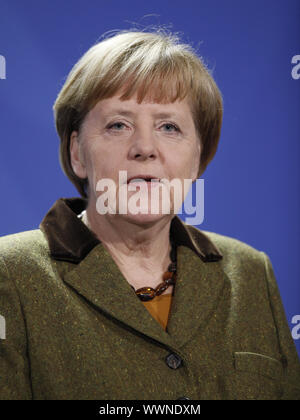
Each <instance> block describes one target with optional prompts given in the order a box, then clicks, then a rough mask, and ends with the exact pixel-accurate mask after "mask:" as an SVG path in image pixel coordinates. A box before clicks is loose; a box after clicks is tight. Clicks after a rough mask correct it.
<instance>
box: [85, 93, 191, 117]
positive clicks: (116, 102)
mask: <svg viewBox="0 0 300 420" xmlns="http://www.w3.org/2000/svg"><path fill="white" fill-rule="evenodd" d="M89 114H91V115H94V116H98V117H99V116H100V117H101V116H103V117H106V116H110V115H112V114H118V115H125V116H129V117H134V116H138V115H141V114H145V115H148V116H153V117H161V118H168V117H174V118H180V119H190V118H192V115H191V106H190V101H189V100H188V99H187V98H184V99H182V100H176V101H174V102H167V103H164V102H163V103H162V102H155V101H153V100H151V99H150V98H144V99H143V101H142V102H140V103H139V102H138V101H137V95H133V96H132V97H131V98H130V99H125V100H124V99H121V95H120V94H117V95H114V96H112V97H110V98H106V99H101V100H100V101H98V102H97V103H96V105H95V106H94V107H93V108H92V110H91V111H90V112H89Z"/></svg>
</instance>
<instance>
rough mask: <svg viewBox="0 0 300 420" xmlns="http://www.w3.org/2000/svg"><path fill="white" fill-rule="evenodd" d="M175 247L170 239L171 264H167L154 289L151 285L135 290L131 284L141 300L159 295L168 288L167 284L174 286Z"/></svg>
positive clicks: (175, 268) (175, 267) (147, 299)
mask: <svg viewBox="0 0 300 420" xmlns="http://www.w3.org/2000/svg"><path fill="white" fill-rule="evenodd" d="M176 254H177V252H176V247H175V244H174V242H173V241H172V240H171V252H170V258H171V261H172V262H171V264H169V266H168V270H167V271H165V272H164V274H163V281H162V283H159V285H158V286H156V288H155V289H153V288H152V287H141V288H140V289H137V290H135V289H134V287H133V286H131V287H132V288H133V290H134V291H135V293H136V295H137V296H138V297H139V299H140V300H141V301H143V302H147V301H149V300H152V299H154V298H155V297H156V296H160V295H161V294H162V293H163V292H164V291H165V290H167V289H168V287H169V286H174V285H175V283H176V271H177V261H176Z"/></svg>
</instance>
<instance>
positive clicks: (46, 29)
mask: <svg viewBox="0 0 300 420" xmlns="http://www.w3.org/2000/svg"><path fill="white" fill-rule="evenodd" d="M133 24H138V25H137V26H138V27H139V28H140V29H143V28H145V27H146V26H148V25H167V26H168V27H169V28H170V29H171V30H173V31H176V32H181V33H182V34H183V40H184V41H186V42H191V43H192V45H193V46H194V47H198V52H199V54H200V55H201V56H203V57H204V59H205V61H206V63H207V65H208V67H209V68H210V69H213V75H214V77H215V79H216V81H217V83H218V85H219V87H220V89H221V91H222V93H223V97H224V108H225V112H224V124H223V131H222V136H221V140H220V146H219V149H218V152H217V155H216V157H215V159H214V161H213V162H212V163H211V164H210V166H209V167H208V169H207V171H206V173H205V174H204V176H203V178H204V179H205V219H204V223H203V224H202V225H201V226H200V228H201V229H205V230H210V231H215V232H218V233H221V234H224V235H228V236H231V237H235V238H238V239H240V240H241V241H244V242H246V243H248V244H250V245H252V246H254V247H255V248H258V249H260V250H263V251H265V252H266V253H267V254H268V255H269V256H270V258H271V261H272V263H273V267H274V270H275V274H276V277H277V281H278V285H279V289H280V292H281V296H282V301H283V304H284V307H285V310H286V315H287V318H288V321H289V325H290V328H291V330H292V329H293V328H294V335H295V343H296V345H297V349H298V351H299V354H300V324H299V327H297V325H296V324H292V317H293V316H294V315H300V268H299V258H300V257H299V253H300V220H299V215H300V211H299V210H300V198H299V197H300V194H299V189H300V188H299V187H300V176H299V172H300V170H299V162H300V138H299V137H300V79H298V80H295V79H293V78H292V76H291V71H292V67H293V65H292V63H291V60H292V57H293V56H295V55H299V54H300V1H299V0H251V1H250V0H243V1H240V0H186V1H178V0H172V1H164V0H152V1H151V3H150V2H141V1H133V0H127V1H121V0H98V1H96V0H89V1H87V2H82V1H77V0H72V1H71V0H69V1H58V0H52V1H51V2H48V1H45V0H44V1H41V0H40V1H31V0H27V1H26V2H24V1H21V0H20V1H17V0H10V1H8V0H1V1H0V55H2V56H4V57H5V60H6V79H3V80H0V123H1V125H0V138H1V149H0V187H1V213H0V215H1V217H0V234H1V235H6V234H10V233H14V232H19V231H23V230H28V229H34V228H37V227H38V225H39V223H40V221H41V219H42V218H43V216H44V215H45V213H46V212H47V210H48V209H49V207H50V206H51V205H52V204H53V202H54V201H55V200H56V199H57V198H59V197H70V196H75V195H77V193H76V191H75V189H74V188H73V186H72V185H71V183H70V182H69V181H68V180H67V179H66V178H65V176H64V175H63V173H62V171H61V169H60V167H59V162H58V145H59V140H58V137H57V135H56V132H55V129H54V123H53V115H52V105H53V102H54V100H55V97H56V95H57V93H58V91H59V89H60V88H61V86H62V84H63V81H64V80H65V77H66V75H67V74H68V72H69V71H70V69H71V67H72V66H73V64H74V63H75V62H76V61H77V60H78V58H79V57H80V56H81V55H82V54H83V53H84V52H85V51H86V50H87V49H88V48H89V47H90V46H91V45H92V44H94V43H95V42H96V41H97V40H98V39H99V37H100V36H101V35H102V34H103V33H104V32H106V31H109V30H112V29H126V28H127V29H129V28H131V27H132V26H133ZM139 25H140V26H139ZM135 26H136V25H135ZM299 73H300V70H299Z"/></svg>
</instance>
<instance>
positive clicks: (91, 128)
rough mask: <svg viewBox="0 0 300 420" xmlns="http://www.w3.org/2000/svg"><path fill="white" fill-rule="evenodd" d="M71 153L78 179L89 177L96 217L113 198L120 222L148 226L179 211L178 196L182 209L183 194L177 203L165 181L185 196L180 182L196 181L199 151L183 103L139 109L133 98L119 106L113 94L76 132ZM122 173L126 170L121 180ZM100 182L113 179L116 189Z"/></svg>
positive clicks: (145, 102) (185, 104) (151, 103)
mask: <svg viewBox="0 0 300 420" xmlns="http://www.w3.org/2000/svg"><path fill="white" fill-rule="evenodd" d="M70 152H71V162H72V166H73V170H74V172H75V173H76V175H77V176H79V177H81V178H86V177H87V178H88V181H89V186H90V189H89V191H90V195H89V207H91V205H92V206H93V207H94V211H97V212H98V213H99V209H100V207H101V206H102V207H103V205H108V207H109V206H110V207H111V205H110V204H109V202H108V196H109V197H110V198H111V196H110V195H111V194H113V195H115V202H116V214H117V215H118V217H125V218H127V219H129V220H131V221H132V222H135V223H147V222H153V221H155V220H158V219H161V218H162V217H170V214H171V215H172V213H174V212H175V213H176V211H178V210H179V208H180V206H179V207H178V197H179V201H180V205H181V204H182V201H183V199H184V195H183V196H182V198H181V199H180V195H178V194H177V193H176V194H177V195H176V197H177V198H176V197H175V193H174V191H175V190H174V189H173V188H170V184H168V182H169V183H171V182H172V180H174V179H177V181H176V182H177V184H176V185H177V188H178V185H181V191H182V192H183V190H184V180H185V179H190V180H192V181H194V180H195V179H196V178H197V174H198V169H199V162H200V154H201V146H200V139H199V137H198V135H197V133H196V128H195V125H194V121H193V118H192V113H191V109H190V106H189V103H188V101H187V100H186V99H185V100H183V101H176V102H174V103H167V104H160V103H153V102H147V101H144V102H142V103H141V104H138V103H137V101H136V97H135V96H134V97H132V98H131V99H130V100H125V101H124V100H122V101H121V100H120V99H119V95H116V96H113V97H111V98H109V99H104V100H101V101H99V102H98V103H97V104H96V105H95V107H94V108H93V109H92V110H91V111H90V112H89V113H88V114H87V115H86V117H85V119H84V121H83V123H82V126H81V130H80V133H79V134H78V132H76V131H74V132H73V133H72V135H71V144H70ZM120 171H126V173H124V172H123V173H122V175H123V177H121V178H122V179H120V177H119V176H120ZM125 174H126V175H127V177H125ZM126 178H127V182H126ZM103 179H105V180H107V179H108V180H111V183H114V185H115V186H116V189H115V190H114V189H113V188H110V187H108V188H103V185H107V184H105V182H104V183H102V184H101V182H100V183H99V184H98V182H99V181H100V180H103ZM138 179H143V180H142V181H140V182H139V181H138ZM150 179H152V180H154V179H155V181H152V182H150ZM147 180H148V181H147ZM97 184H98V185H97ZM173 185H175V184H173ZM97 189H98V191H97ZM99 189H100V190H102V191H100V190H99ZM103 190H105V191H106V193H104V192H103ZM107 191H108V193H107ZM186 193H187V190H186V191H185V194H186ZM102 194H103V195H102ZM104 194H106V195H104ZM109 194H110V195H109ZM126 194H127V197H126ZM183 194H184V193H183ZM101 196H102V199H101ZM166 196H168V198H169V199H170V207H169V208H170V214H169V216H168V215H166V214H165V213H166V212H167V211H168V210H166V209H168V204H166ZM104 197H106V201H104ZM163 200H165V201H164V204H163ZM165 206H166V207H165ZM120 208H121V209H122V210H121V211H120ZM137 209H138V210H137ZM100 211H101V209H100ZM137 211H138V214H135V213H136V212H137ZM111 212H112V211H111V210H110V211H109V212H108V214H109V213H111ZM126 212H127V213H126ZM120 213H125V214H120ZM109 216H111V217H116V215H113V214H109ZM172 217H173V216H172Z"/></svg>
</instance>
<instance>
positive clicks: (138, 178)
mask: <svg viewBox="0 0 300 420" xmlns="http://www.w3.org/2000/svg"><path fill="white" fill-rule="evenodd" d="M139 182H147V183H148V182H150V183H151V182H153V183H156V182H157V183H158V182H160V178H157V177H156V176H154V175H135V176H132V177H130V178H129V179H128V180H127V184H130V183H139Z"/></svg>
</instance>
